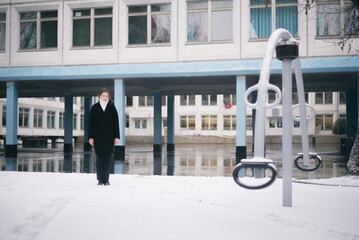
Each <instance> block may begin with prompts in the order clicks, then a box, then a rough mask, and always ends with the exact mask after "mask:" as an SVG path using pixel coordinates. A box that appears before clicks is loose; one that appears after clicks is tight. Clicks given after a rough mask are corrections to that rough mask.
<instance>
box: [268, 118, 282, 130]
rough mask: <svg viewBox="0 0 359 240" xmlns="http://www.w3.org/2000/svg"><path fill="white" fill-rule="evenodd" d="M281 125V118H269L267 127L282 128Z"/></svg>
mask: <svg viewBox="0 0 359 240" xmlns="http://www.w3.org/2000/svg"><path fill="white" fill-rule="evenodd" d="M282 126H283V122H282V118H270V119H269V128H282Z"/></svg>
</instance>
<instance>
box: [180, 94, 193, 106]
mask: <svg viewBox="0 0 359 240" xmlns="http://www.w3.org/2000/svg"><path fill="white" fill-rule="evenodd" d="M180 103H181V106H194V105H196V95H181V96H180Z"/></svg>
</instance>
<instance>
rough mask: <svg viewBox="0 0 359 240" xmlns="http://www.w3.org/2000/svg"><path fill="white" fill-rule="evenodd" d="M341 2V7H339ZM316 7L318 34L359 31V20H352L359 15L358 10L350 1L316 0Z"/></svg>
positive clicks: (330, 34) (338, 34) (336, 34)
mask: <svg viewBox="0 0 359 240" xmlns="http://www.w3.org/2000/svg"><path fill="white" fill-rule="evenodd" d="M342 4H343V6H344V7H343V8H342V7H341V5H342ZM317 9H318V10H317V11H318V12H317V35H318V36H340V35H354V34H358V33H359V32H358V30H359V22H358V21H357V20H354V19H358V17H359V10H358V9H357V8H355V7H353V2H352V1H344V0H318V7H317ZM342 19H343V20H344V21H342ZM343 30H344V31H343Z"/></svg>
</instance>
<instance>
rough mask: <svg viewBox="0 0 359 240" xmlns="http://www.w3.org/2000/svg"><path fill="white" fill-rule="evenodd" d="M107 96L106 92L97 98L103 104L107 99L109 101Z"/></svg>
mask: <svg viewBox="0 0 359 240" xmlns="http://www.w3.org/2000/svg"><path fill="white" fill-rule="evenodd" d="M109 97H110V96H109V94H108V93H107V92H103V93H101V95H100V96H99V98H100V99H101V100H102V101H104V102H107V101H108V99H109Z"/></svg>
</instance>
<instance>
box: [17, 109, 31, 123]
mask: <svg viewBox="0 0 359 240" xmlns="http://www.w3.org/2000/svg"><path fill="white" fill-rule="evenodd" d="M29 112H30V110H29V109H27V108H19V127H29Z"/></svg>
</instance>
